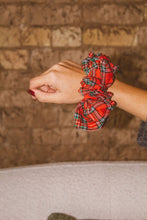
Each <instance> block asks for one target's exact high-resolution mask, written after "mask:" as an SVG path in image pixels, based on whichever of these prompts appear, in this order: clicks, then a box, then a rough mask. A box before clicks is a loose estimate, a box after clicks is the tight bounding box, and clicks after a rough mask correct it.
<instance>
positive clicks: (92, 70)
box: [74, 52, 118, 130]
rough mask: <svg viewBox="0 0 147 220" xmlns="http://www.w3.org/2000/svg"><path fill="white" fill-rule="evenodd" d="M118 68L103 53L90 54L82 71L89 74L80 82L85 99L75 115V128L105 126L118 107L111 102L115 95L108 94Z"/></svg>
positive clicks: (80, 89)
mask: <svg viewBox="0 0 147 220" xmlns="http://www.w3.org/2000/svg"><path fill="white" fill-rule="evenodd" d="M117 68H118V66H115V65H114V64H112V63H111V60H110V58H109V57H108V56H105V55H104V54H102V53H98V54H94V53H93V52H90V53H89V56H88V57H87V58H86V59H84V60H83V63H82V70H84V71H85V72H86V74H87V76H85V77H84V78H83V80H82V81H81V82H80V84H81V86H82V87H80V88H79V90H78V92H80V93H81V94H82V95H83V96H84V98H83V99H82V101H81V102H79V103H78V105H77V107H76V109H75V114H74V126H75V128H81V129H85V130H96V129H99V128H101V127H103V126H104V123H105V122H106V120H107V119H108V115H109V114H110V112H111V111H112V110H113V109H114V106H115V105H116V102H115V101H111V97H112V96H113V94H112V93H111V92H107V89H108V87H110V86H111V85H112V84H113V82H114V80H115V76H114V73H115V72H116V69H117Z"/></svg>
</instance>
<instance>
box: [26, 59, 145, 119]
mask: <svg viewBox="0 0 147 220" xmlns="http://www.w3.org/2000/svg"><path fill="white" fill-rule="evenodd" d="M85 76H86V73H85V72H84V71H83V70H82V69H81V65H79V64H77V63H75V62H72V61H70V60H65V61H63V62H59V63H58V64H56V65H54V66H52V67H51V68H50V69H48V70H47V71H45V72H44V73H42V74H41V75H39V76H36V77H34V78H32V79H30V86H29V88H30V90H32V91H34V93H35V97H33V96H32V98H33V99H34V100H36V99H37V100H38V101H40V102H45V103H57V104H63V103H65V104H73V103H78V102H80V101H81V100H82V99H83V98H84V97H83V96H82V95H81V94H80V93H79V92H78V89H79V88H80V87H81V84H80V82H81V81H82V79H83V78H84V77H85ZM107 91H110V92H112V93H113V96H112V98H111V100H114V101H115V102H116V107H118V108H120V109H123V110H124V111H126V112H129V113H131V114H132V115H134V116H137V117H139V118H140V119H142V120H143V121H146V120H147V91H146V90H142V89H140V88H136V87H133V86H130V85H128V84H126V83H123V82H121V81H119V80H117V79H115V81H114V83H113V84H112V85H111V86H110V87H109V88H108V89H107Z"/></svg>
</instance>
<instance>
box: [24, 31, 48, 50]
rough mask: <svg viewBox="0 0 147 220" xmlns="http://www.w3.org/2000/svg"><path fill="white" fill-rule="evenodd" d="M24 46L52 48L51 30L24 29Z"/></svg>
mask: <svg viewBox="0 0 147 220" xmlns="http://www.w3.org/2000/svg"><path fill="white" fill-rule="evenodd" d="M21 37H22V38H21V40H22V45H23V46H46V47H47V46H50V29H48V28H27V27H25V28H23V30H22V36H21Z"/></svg>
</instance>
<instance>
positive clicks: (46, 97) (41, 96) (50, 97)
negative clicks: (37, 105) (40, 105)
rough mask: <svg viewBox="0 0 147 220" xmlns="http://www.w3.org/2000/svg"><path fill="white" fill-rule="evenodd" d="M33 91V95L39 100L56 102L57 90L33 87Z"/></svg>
mask: <svg viewBox="0 0 147 220" xmlns="http://www.w3.org/2000/svg"><path fill="white" fill-rule="evenodd" d="M33 91H34V93H35V97H36V98H37V99H38V100H39V101H40V102H47V103H58V99H59V98H58V95H59V92H57V91H56V92H53V91H52V92H45V91H42V90H40V89H33Z"/></svg>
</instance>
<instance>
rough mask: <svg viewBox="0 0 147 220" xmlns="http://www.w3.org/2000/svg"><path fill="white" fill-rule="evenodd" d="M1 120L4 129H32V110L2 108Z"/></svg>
mask: <svg viewBox="0 0 147 220" xmlns="http://www.w3.org/2000/svg"><path fill="white" fill-rule="evenodd" d="M2 120H3V123H4V125H5V127H6V128H28V127H32V121H33V109H30V108H21V107H10V108H4V109H3V111H2Z"/></svg>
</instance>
